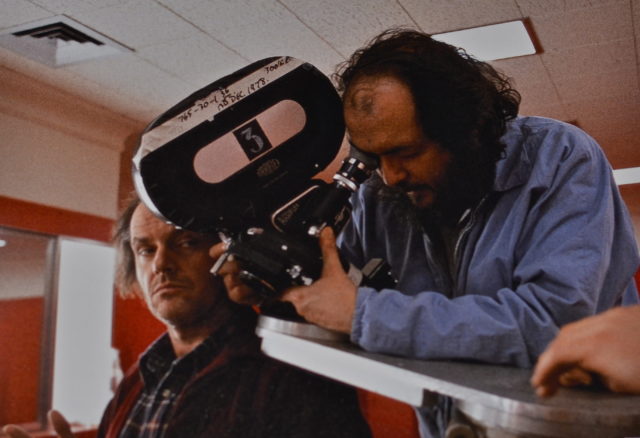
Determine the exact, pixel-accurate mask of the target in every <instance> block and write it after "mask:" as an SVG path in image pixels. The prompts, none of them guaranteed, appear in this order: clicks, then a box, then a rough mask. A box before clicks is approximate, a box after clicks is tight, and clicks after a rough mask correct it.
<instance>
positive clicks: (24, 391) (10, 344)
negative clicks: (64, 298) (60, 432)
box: [0, 298, 43, 425]
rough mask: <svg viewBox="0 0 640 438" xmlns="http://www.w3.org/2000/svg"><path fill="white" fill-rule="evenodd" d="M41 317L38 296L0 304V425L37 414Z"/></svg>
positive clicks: (19, 421) (23, 421) (40, 300)
mask: <svg viewBox="0 0 640 438" xmlns="http://www.w3.org/2000/svg"><path fill="white" fill-rule="evenodd" d="M42 316H43V299H42V298H28V299H16V300H6V301H2V305H1V306H0V333H2V336H0V355H1V356H0V376H2V378H0V394H1V396H0V425H2V424H7V423H9V422H18V423H26V422H31V421H34V420H35V419H36V418H37V417H38V381H39V374H40V369H39V365H40V349H41V342H40V340H41V330H42Z"/></svg>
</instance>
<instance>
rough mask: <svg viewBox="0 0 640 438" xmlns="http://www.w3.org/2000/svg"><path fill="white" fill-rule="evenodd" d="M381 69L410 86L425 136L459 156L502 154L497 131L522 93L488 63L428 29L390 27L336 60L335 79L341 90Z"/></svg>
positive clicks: (515, 108) (511, 114)
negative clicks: (435, 36) (339, 61)
mask: <svg viewBox="0 0 640 438" xmlns="http://www.w3.org/2000/svg"><path fill="white" fill-rule="evenodd" d="M385 75H390V76H393V77H395V78H397V79H399V80H401V81H402V82H404V83H405V84H406V85H407V86H408V87H409V89H410V90H411V93H412V95H413V99H414V103H415V106H416V112H417V117H418V120H419V122H420V124H421V128H422V131H423V132H424V134H425V135H426V137H427V138H429V139H431V140H434V141H436V142H438V143H439V144H440V145H442V146H443V147H444V148H445V149H447V150H449V151H450V152H452V153H453V154H454V155H455V156H457V157H461V156H462V157H464V156H467V157H469V159H472V160H478V159H481V160H482V162H484V163H487V162H490V163H495V162H496V161H497V160H498V159H500V157H501V155H502V153H503V150H504V145H503V144H502V143H501V142H500V137H502V135H503V134H504V132H505V129H506V123H507V121H509V120H511V119H513V118H515V117H516V116H517V114H518V107H519V105H520V94H519V93H518V92H517V91H516V90H514V89H513V88H512V86H511V84H510V82H509V79H508V78H506V77H505V76H503V75H502V74H501V73H499V72H498V71H496V70H495V69H494V68H493V67H492V66H491V65H489V64H487V63H485V62H481V61H478V60H476V59H474V58H473V57H472V56H470V55H468V54H467V53H466V52H465V51H464V50H463V49H459V48H456V47H453V46H451V45H449V44H446V43H443V42H440V41H437V40H435V39H433V38H432V37H431V36H430V35H428V34H425V33H422V32H418V31H415V30H411V29H402V28H394V29H389V30H387V31H385V32H383V33H382V34H380V35H378V36H377V37H375V38H374V39H373V40H372V41H371V42H370V43H369V44H368V45H367V46H366V47H364V48H362V49H360V50H358V51H356V52H355V53H354V54H353V55H352V56H351V58H350V59H349V60H347V61H346V62H344V63H342V64H341V65H339V66H338V68H337V71H336V73H334V75H333V79H334V81H335V82H336V83H337V86H338V90H339V91H341V92H342V93H343V94H345V93H347V92H348V91H349V87H350V86H351V85H353V84H354V83H355V82H357V81H358V80H359V79H360V78H363V77H375V76H385ZM470 155H471V156H472V157H471V156H470ZM493 167H494V168H495V166H493ZM494 172H495V170H494ZM486 178H491V179H493V178H492V176H489V175H487V176H486Z"/></svg>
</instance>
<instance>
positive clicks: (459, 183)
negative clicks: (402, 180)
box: [378, 154, 496, 230]
mask: <svg viewBox="0 0 640 438" xmlns="http://www.w3.org/2000/svg"><path fill="white" fill-rule="evenodd" d="M495 169H496V163H495V162H493V161H491V162H489V161H487V160H486V158H484V159H481V158H480V157H478V156H477V154H465V155H464V156H454V157H453V159H452V161H451V162H450V164H449V167H448V168H447V170H446V173H445V175H444V178H443V181H442V184H440V185H439V186H438V187H437V188H436V189H435V198H434V201H433V203H432V204H431V205H429V206H428V207H424V208H419V207H417V206H416V205H415V204H414V203H413V202H412V201H411V199H410V198H409V196H408V195H407V194H406V193H405V191H404V190H402V189H401V188H397V187H389V186H386V185H385V184H384V183H383V182H382V179H381V178H379V184H380V187H379V189H378V193H379V195H380V196H381V197H383V198H387V199H392V200H393V201H394V204H395V205H394V208H398V211H399V214H401V215H402V216H403V217H404V219H405V220H407V221H408V222H411V223H416V224H418V225H420V226H422V227H423V228H424V229H426V230H428V229H433V228H434V227H436V228H441V227H455V226H456V224H457V223H458V221H459V220H460V217H461V216H462V214H463V213H464V212H465V211H466V210H467V209H469V208H472V207H475V206H476V205H477V204H478V203H479V202H480V200H481V199H482V198H483V197H484V196H485V195H487V194H488V193H489V192H490V190H491V189H492V187H493V182H494V179H495Z"/></svg>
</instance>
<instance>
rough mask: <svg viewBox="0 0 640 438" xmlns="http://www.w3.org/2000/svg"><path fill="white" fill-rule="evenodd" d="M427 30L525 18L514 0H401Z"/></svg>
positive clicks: (440, 29) (458, 27)
mask: <svg viewBox="0 0 640 438" xmlns="http://www.w3.org/2000/svg"><path fill="white" fill-rule="evenodd" d="M398 1H399V3H400V4H401V5H402V6H403V7H404V8H405V9H406V11H407V12H408V13H409V15H411V17H413V19H414V20H415V22H416V23H417V24H418V26H420V28H422V30H423V31H425V32H428V33H439V32H447V31H452V30H459V29H465V28H468V27H474V26H480V25H484V24H495V23H500V22H503V21H509V20H514V19H518V18H522V15H521V13H520V10H519V9H518V7H517V5H516V2H515V0H398Z"/></svg>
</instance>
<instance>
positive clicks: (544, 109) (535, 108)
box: [520, 99, 571, 122]
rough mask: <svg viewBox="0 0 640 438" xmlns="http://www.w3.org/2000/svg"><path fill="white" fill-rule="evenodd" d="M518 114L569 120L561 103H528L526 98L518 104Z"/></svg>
mask: <svg viewBox="0 0 640 438" xmlns="http://www.w3.org/2000/svg"><path fill="white" fill-rule="evenodd" d="M520 115H523V116H538V117H547V118H550V119H556V120H562V121H564V122H568V121H570V120H571V118H570V117H568V115H567V112H566V110H565V108H564V106H563V105H559V104H556V105H549V104H547V103H538V102H536V103H535V104H533V103H528V100H526V99H525V100H523V101H522V104H521V105H520Z"/></svg>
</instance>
